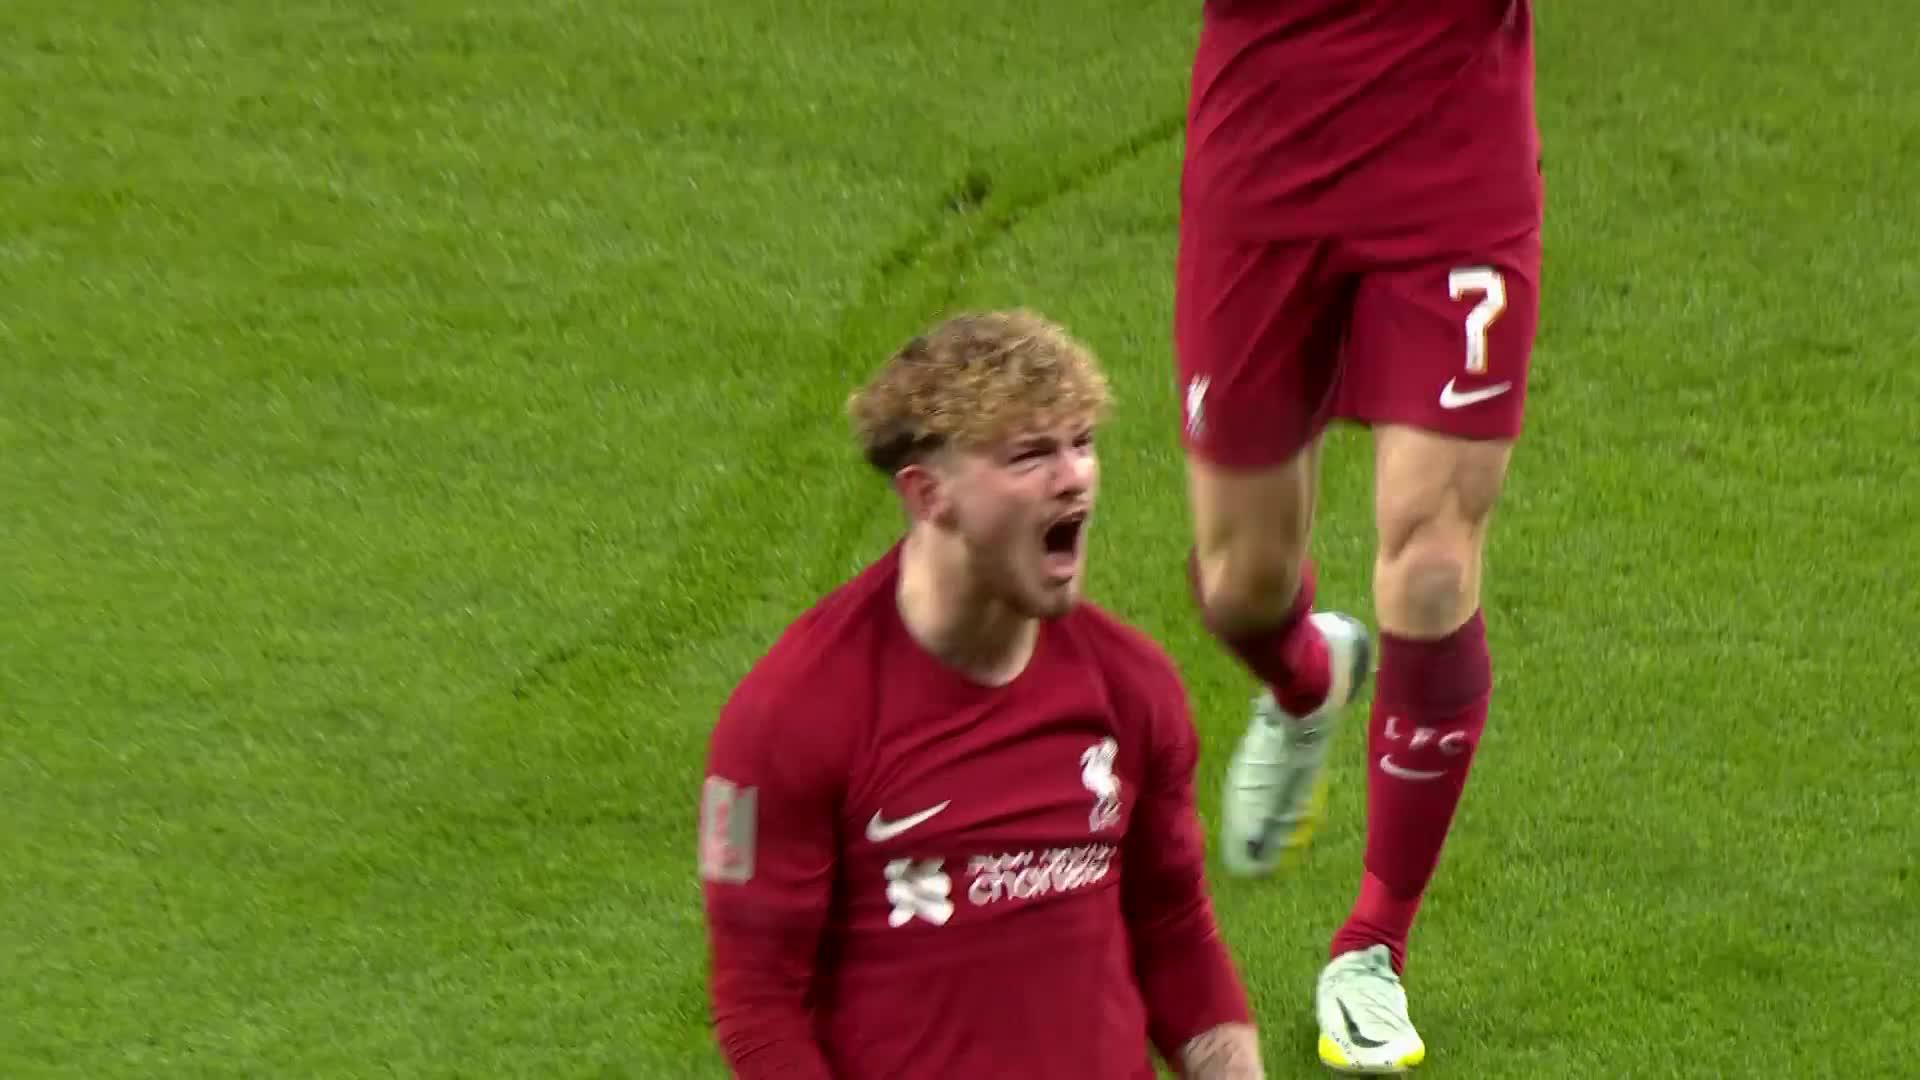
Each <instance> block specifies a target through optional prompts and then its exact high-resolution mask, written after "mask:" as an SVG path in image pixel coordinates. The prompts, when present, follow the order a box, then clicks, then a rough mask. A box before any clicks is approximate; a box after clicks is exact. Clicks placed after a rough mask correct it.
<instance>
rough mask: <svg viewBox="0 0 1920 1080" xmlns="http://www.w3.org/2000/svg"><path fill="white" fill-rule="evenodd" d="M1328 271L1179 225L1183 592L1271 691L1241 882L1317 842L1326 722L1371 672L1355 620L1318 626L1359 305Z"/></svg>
mask: <svg viewBox="0 0 1920 1080" xmlns="http://www.w3.org/2000/svg"><path fill="white" fill-rule="evenodd" d="M1327 259H1328V252H1327V249H1326V247H1325V246H1324V245H1320V244H1313V243H1300V244H1273V243H1265V242H1256V241H1245V240H1238V239H1233V238H1228V237H1220V236H1203V235H1198V234H1196V231H1195V230H1194V229H1192V228H1191V227H1190V226H1188V225H1186V224H1184V223H1183V227H1182V234H1181V244H1180V265H1179V273H1178V276H1177V284H1176V296H1175V308H1176V311H1175V336H1176V342H1175V345H1176V351H1177V353H1178V356H1179V367H1180V385H1181V388H1182V394H1183V398H1182V400H1183V405H1184V410H1185V424H1184V429H1183V430H1184V441H1185V444H1186V447H1187V451H1188V496H1189V504H1190V509H1191V512H1192V516H1193V527H1194V549H1193V551H1192V553H1191V555H1190V556H1189V561H1188V574H1189V580H1190V582H1191V584H1192V586H1193V594H1194V598H1195V601H1196V602H1197V605H1198V607H1199V609H1200V613H1201V618H1202V621H1203V622H1204V624H1205V625H1206V626H1207V628H1208V629H1209V630H1210V631H1211V632H1212V633H1213V634H1214V635H1215V636H1216V637H1217V638H1218V639H1219V640H1220V641H1221V643H1222V644H1223V645H1224V646H1225V647H1226V648H1227V649H1228V650H1229V651H1230V652H1232V654H1233V655H1234V656H1236V657H1237V658H1239V660H1240V661H1241V663H1242V664H1244V665H1245V666H1246V668H1247V669H1248V670H1249V671H1250V672H1251V673H1253V675H1254V676H1255V677H1257V678H1258V679H1259V680H1260V681H1261V682H1262V683H1264V684H1265V686H1266V687H1267V693H1266V694H1264V695H1262V697H1261V698H1259V699H1258V700H1257V701H1256V703H1255V715H1254V719H1253V722H1252V723H1251V724H1250V725H1249V727H1248V729H1247V733H1246V734H1245V736H1243V737H1242V739H1241V742H1240V745H1239V747H1238V748H1237V749H1236V751H1235V754H1234V758H1233V761H1232V762H1231V763H1230V765H1229V767H1228V774H1227V793H1226V798H1225V805H1224V807H1223V814H1222V823H1221V832H1222V855H1223V859H1224V861H1225V863H1226V865H1227V867H1228V868H1229V869H1231V870H1233V871H1235V872H1238V873H1260V872H1265V871H1267V870H1271V869H1273V868H1274V867H1275V866H1277V865H1278V864H1279V863H1280V861H1281V860H1282V859H1283V858H1284V857H1285V856H1286V855H1287V854H1289V853H1290V852H1297V851H1298V850H1299V849H1300V848H1301V847H1302V846H1303V845H1304V844H1305V843H1306V841H1307V839H1308V838H1309V837H1310V836H1311V833H1312V831H1313V828H1314V827H1315V825H1316V824H1317V822H1318V820H1319V815H1320V807H1321V805H1322V802H1323V799H1324V794H1323V792H1322V789H1321V787H1320V783H1321V774H1322V769H1323V766H1324V763H1325V759H1326V747H1327V745H1328V743H1329V738H1328V736H1329V735H1330V734H1331V730H1332V722H1333V720H1334V718H1335V716H1336V715H1337V713H1338V711H1339V709H1340V708H1342V707H1344V706H1345V705H1346V704H1347V702H1348V701H1349V700H1350V699H1351V697H1352V695H1353V688H1354V686H1355V685H1356V684H1357V683H1358V681H1359V678H1358V676H1357V675H1356V674H1355V673H1354V669H1355V668H1356V667H1364V665H1365V662H1366V651H1367V646H1368V642H1367V639H1366V636H1365V634H1364V631H1362V630H1361V629H1360V628H1359V625H1358V624H1357V623H1356V622H1354V621H1353V620H1350V619H1346V618H1344V617H1342V616H1335V615H1331V614H1321V615H1317V616H1316V615H1314V614H1313V597H1314V574H1313V565H1312V562H1311V561H1310V560H1309V559H1308V557H1307V540H1308V535H1309V533H1310V531H1311V528H1312V523H1313V512H1314V502H1315V494H1316V491H1317V488H1318V480H1319V439H1320V433H1321V431H1322V430H1323V429H1324V427H1325V425H1326V421H1327V417H1328V415H1329V414H1330V412H1331V409H1332V407H1333V404H1334V389H1335V384H1336V376H1337V373H1338V372H1337V363H1338V356H1339V348H1340V339H1341V334H1342V332H1343V330H1344V327H1345V325H1346V320H1347V317H1348V314H1349V309H1350V306H1351V302H1352V295H1351V290H1350V288H1348V287H1347V286H1345V285H1343V284H1342V283H1341V281H1340V279H1339V277H1338V275H1336V274H1335V273H1334V272H1333V271H1332V268H1330V267H1329V266H1328V262H1327Z"/></svg>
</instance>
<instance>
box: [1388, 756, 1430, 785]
mask: <svg viewBox="0 0 1920 1080" xmlns="http://www.w3.org/2000/svg"><path fill="white" fill-rule="evenodd" d="M1380 771H1381V772H1383V773H1386V774H1387V775H1388V776H1397V777H1399V778H1400V779H1402V780H1438V779H1440V778H1441V777H1443V776H1445V775H1447V771H1446V770H1445V769H1409V768H1407V767H1406V766H1405V765H1396V764H1394V761H1393V758H1392V756H1390V755H1387V754H1381V755H1380Z"/></svg>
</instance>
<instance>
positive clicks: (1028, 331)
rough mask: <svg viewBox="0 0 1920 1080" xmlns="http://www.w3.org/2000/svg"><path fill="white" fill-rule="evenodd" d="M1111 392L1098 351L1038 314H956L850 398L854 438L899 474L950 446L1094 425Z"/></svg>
mask: <svg viewBox="0 0 1920 1080" xmlns="http://www.w3.org/2000/svg"><path fill="white" fill-rule="evenodd" d="M1111 407H1112V395H1111V393H1110V391H1109V389H1108V386H1107V379H1106V376H1105V375H1104V374H1103V373H1102V372H1101V370H1100V362H1099V360H1098V359H1097V358H1096V357H1095V356H1094V354H1093V352H1092V350H1090V349H1088V348H1087V347H1086V346H1085V345H1083V344H1081V343H1080V342H1079V341H1077V340H1075V339H1074V338H1073V336H1072V335H1070V334H1068V333H1067V331H1066V330H1065V329H1064V328H1063V327H1061V326H1060V325H1059V324H1058V323H1055V322H1053V321H1052V320H1049V319H1047V318H1046V317H1044V316H1042V315H1039V314H1037V313H1035V312H1032V311H1027V310H1014V311H988V312H969V313H965V314H961V315H956V316H954V317H952V318H950V319H947V320H946V321H945V322H942V323H940V324H939V325H938V326H935V327H933V328H932V329H930V330H928V331H926V332H925V333H923V334H921V335H920V336H918V337H916V338H914V339H913V340H911V341H909V342H907V343H906V344H905V345H903V346H901V347H900V350H899V351H898V352H896V353H894V354H893V356H892V357H890V358H889V359H888V360H887V362H886V364H885V365H884V366H883V367H881V369H880V371H879V373H878V374H876V375H875V376H874V377H873V379H872V380H871V381H870V382H868V383H867V385H865V386H863V387H861V388H860V389H859V390H857V391H855V392H854V393H853V395H852V396H851V397H849V398H848V399H847V414H848V416H849V417H850V418H851V419H852V421H853V430H854V437H855V438H856V439H857V440H858V441H859V443H860V449H861V451H862V453H864V454H865V456H866V459H867V461H868V462H869V463H870V464H872V465H873V467H874V468H876V469H878V470H880V471H881V472H883V473H886V474H889V475H891V474H892V473H894V472H895V471H897V470H899V469H901V468H903V467H904V466H906V465H908V464H909V463H911V462H914V461H918V460H920V459H921V458H922V457H923V456H925V455H926V454H928V453H931V452H932V451H934V450H937V449H939V448H940V447H942V446H948V445H951V446H956V447H960V448H962V449H974V450H977V449H981V448H983V447H986V446H990V445H992V444H994V443H997V442H1000V441H1002V440H1005V439H1008V438H1012V437H1016V436H1018V435H1019V434H1020V433H1022V432H1026V431H1033V430H1042V429H1045V428H1049V427H1054V426H1056V425H1059V424H1066V423H1085V424H1089V425H1091V424H1095V423H1098V422H1099V421H1100V420H1102V419H1104V418H1105V417H1106V415H1107V413H1108V411H1109V410H1110V409H1111Z"/></svg>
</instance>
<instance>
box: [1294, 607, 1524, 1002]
mask: <svg viewBox="0 0 1920 1080" xmlns="http://www.w3.org/2000/svg"><path fill="white" fill-rule="evenodd" d="M1492 691H1493V664H1492V661H1491V659H1490V658H1489V657H1488V655H1487V624H1486V620H1485V617H1484V616H1483V615H1482V613H1481V612H1479V611H1475V612H1474V613H1473V616H1472V617H1471V618H1469V619H1468V620H1467V621H1466V624H1465V625H1463V626H1461V627H1460V629H1458V630H1455V631H1454V632H1453V633H1451V634H1449V635H1447V636H1446V637H1444V638H1440V639H1438V640H1435V641H1420V640H1415V639H1412V638H1403V637H1396V636H1395V635H1393V634H1386V633H1383V634H1381V635H1380V670H1379V672H1378V674H1377V675H1376V676H1375V683H1374V696H1373V718H1372V723H1371V725H1370V726H1369V730H1368V738H1367V758H1368V762H1369V767H1368V769H1367V857H1366V868H1367V872H1366V876H1365V877H1364V878H1362V879H1361V882H1360V897H1359V899H1358V900H1357V901H1355V903H1354V905H1353V913H1352V914H1351V915H1349V916H1348V917H1347V922H1346V925H1344V926H1342V927H1341V928H1340V930H1339V931H1338V932H1337V933H1335V934H1334V936H1333V948H1332V950H1331V951H1332V955H1334V956H1339V955H1340V954H1341V953H1344V952H1349V951H1352V950H1354V949H1364V948H1368V947H1371V946H1373V945H1381V944H1384V945H1386V946H1387V947H1388V949H1389V950H1390V951H1391V952H1392V953H1393V966H1394V968H1395V970H1400V969H1402V968H1404V967H1405V966H1406V962H1407V936H1408V934H1409V933H1411V931H1412V930H1413V919H1414V915H1415V914H1417V913H1418V912H1419V910H1420V900H1421V897H1422V896H1423V895H1425V893H1426V889H1427V882H1428V881H1430V880H1432V878H1433V870H1434V867H1435V866H1437V865H1438V864H1439V862H1440V849H1441V847H1442V846H1443V845H1444V844H1445V843H1446V839H1447V830H1448V828H1449V827H1450V826H1451V825H1452V824H1453V814H1454V810H1455V809H1456V808H1457V807H1458V806H1459V805H1460V792H1461V790H1462V789H1463V788H1465V787H1466V784H1467V771H1468V769H1469V768H1470V767H1471V766H1472V764H1473V753H1474V750H1475V748H1476V747H1477V746H1478V745H1479V743H1480V732H1481V730H1482V729H1483V728H1485V727H1486V723H1487V701H1488V699H1489V698H1490V697H1491V696H1492Z"/></svg>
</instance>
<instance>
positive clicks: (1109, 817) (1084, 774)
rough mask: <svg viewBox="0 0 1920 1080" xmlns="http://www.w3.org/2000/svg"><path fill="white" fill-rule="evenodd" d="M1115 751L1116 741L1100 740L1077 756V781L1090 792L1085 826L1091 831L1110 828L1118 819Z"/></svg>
mask: <svg viewBox="0 0 1920 1080" xmlns="http://www.w3.org/2000/svg"><path fill="white" fill-rule="evenodd" d="M1119 753H1120V744H1119V743H1117V742H1114V741H1113V740H1112V739H1101V740H1100V741H1099V742H1097V743H1094V744H1093V745H1092V746H1089V747H1087V749H1086V752H1085V753H1082V754H1081V755H1080V782H1081V783H1082V784H1085V785H1086V786H1087V790H1088V791H1091V792H1093V812H1092V813H1090V814H1088V815H1087V825H1088V826H1089V827H1090V828H1092V829H1093V831H1094V832H1099V831H1100V830H1102V829H1111V828H1113V826H1114V823H1115V822H1117V821H1119V820H1120V778H1119V777H1117V776H1115V775H1113V759H1114V757H1115V756H1116V755H1117V754H1119Z"/></svg>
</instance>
